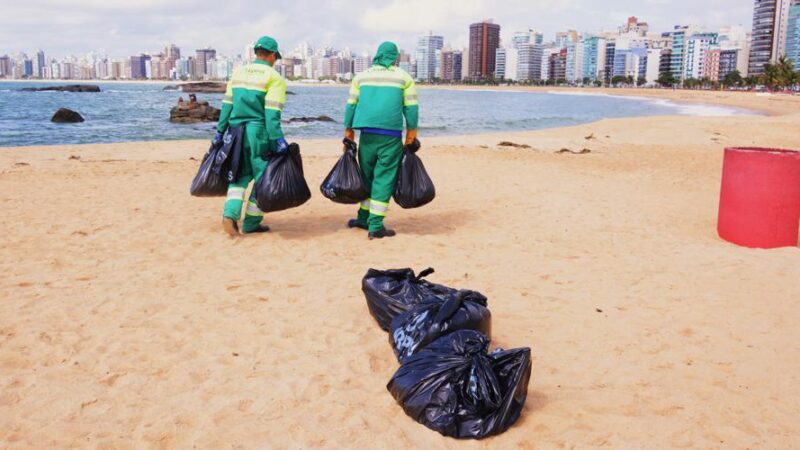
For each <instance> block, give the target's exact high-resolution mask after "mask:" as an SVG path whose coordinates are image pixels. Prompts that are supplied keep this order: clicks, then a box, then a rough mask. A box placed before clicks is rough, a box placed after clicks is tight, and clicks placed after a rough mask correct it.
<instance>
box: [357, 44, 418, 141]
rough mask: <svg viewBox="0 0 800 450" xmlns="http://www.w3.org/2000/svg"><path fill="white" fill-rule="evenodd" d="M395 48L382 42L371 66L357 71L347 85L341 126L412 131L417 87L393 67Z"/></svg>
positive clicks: (414, 123) (395, 55) (416, 102)
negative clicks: (347, 94) (348, 88)
mask: <svg viewBox="0 0 800 450" xmlns="http://www.w3.org/2000/svg"><path fill="white" fill-rule="evenodd" d="M396 59H397V47H396V46H395V45H394V44H391V43H384V44H382V45H381V47H380V48H379V49H378V53H377V54H376V55H375V58H374V59H373V64H374V65H373V66H372V67H370V68H369V69H367V70H366V71H364V72H362V73H360V74H358V75H356V76H355V78H354V79H353V82H352V84H351V86H350V97H349V98H348V99H347V107H346V108H345V113H344V125H345V128H381V129H384V130H395V131H403V118H405V127H406V128H407V129H409V130H416V129H417V127H418V125H419V101H418V100H417V87H416V84H415V83H414V79H413V78H411V75H409V74H408V73H406V72H405V71H404V70H402V69H400V68H398V67H396V66H393V65H392V64H393V63H394V61H395V60H396Z"/></svg>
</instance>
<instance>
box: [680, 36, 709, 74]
mask: <svg viewBox="0 0 800 450" xmlns="http://www.w3.org/2000/svg"><path fill="white" fill-rule="evenodd" d="M717 37H718V35H717V33H697V34H694V35H692V36H691V37H689V39H687V40H686V47H685V49H686V51H685V52H684V63H683V68H684V70H683V75H682V76H681V79H682V80H685V79H687V78H696V79H701V78H705V77H708V76H709V73H708V72H707V71H706V68H705V66H704V64H705V62H706V54H707V53H708V52H709V51H710V50H711V49H712V47H713V46H715V45H717Z"/></svg>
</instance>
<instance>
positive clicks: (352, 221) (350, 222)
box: [347, 219, 369, 230]
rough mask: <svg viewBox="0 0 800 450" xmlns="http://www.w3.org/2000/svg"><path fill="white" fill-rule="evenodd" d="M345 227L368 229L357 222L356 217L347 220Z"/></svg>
mask: <svg viewBox="0 0 800 450" xmlns="http://www.w3.org/2000/svg"><path fill="white" fill-rule="evenodd" d="M347 228H361V229H362V230H368V229H369V228H368V227H367V226H366V225H364V224H363V223H361V222H359V221H358V219H350V220H348V221H347Z"/></svg>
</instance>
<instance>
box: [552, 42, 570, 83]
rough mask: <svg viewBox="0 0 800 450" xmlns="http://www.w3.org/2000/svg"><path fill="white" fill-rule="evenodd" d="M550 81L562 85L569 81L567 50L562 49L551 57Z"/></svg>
mask: <svg viewBox="0 0 800 450" xmlns="http://www.w3.org/2000/svg"><path fill="white" fill-rule="evenodd" d="M549 79H550V80H552V81H555V82H556V83H561V82H564V81H566V79H567V49H566V48H561V49H558V51H557V52H555V53H553V54H552V55H550V78H549Z"/></svg>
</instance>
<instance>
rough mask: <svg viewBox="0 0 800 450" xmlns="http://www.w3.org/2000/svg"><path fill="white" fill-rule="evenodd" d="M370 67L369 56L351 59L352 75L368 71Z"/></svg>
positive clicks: (370, 60)
mask: <svg viewBox="0 0 800 450" xmlns="http://www.w3.org/2000/svg"><path fill="white" fill-rule="evenodd" d="M371 66H372V59H371V58H370V56H369V55H367V54H364V55H357V56H355V57H354V58H353V74H355V75H358V74H359V73H361V72H363V71H365V70H367V69H369V68H370V67H371Z"/></svg>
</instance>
